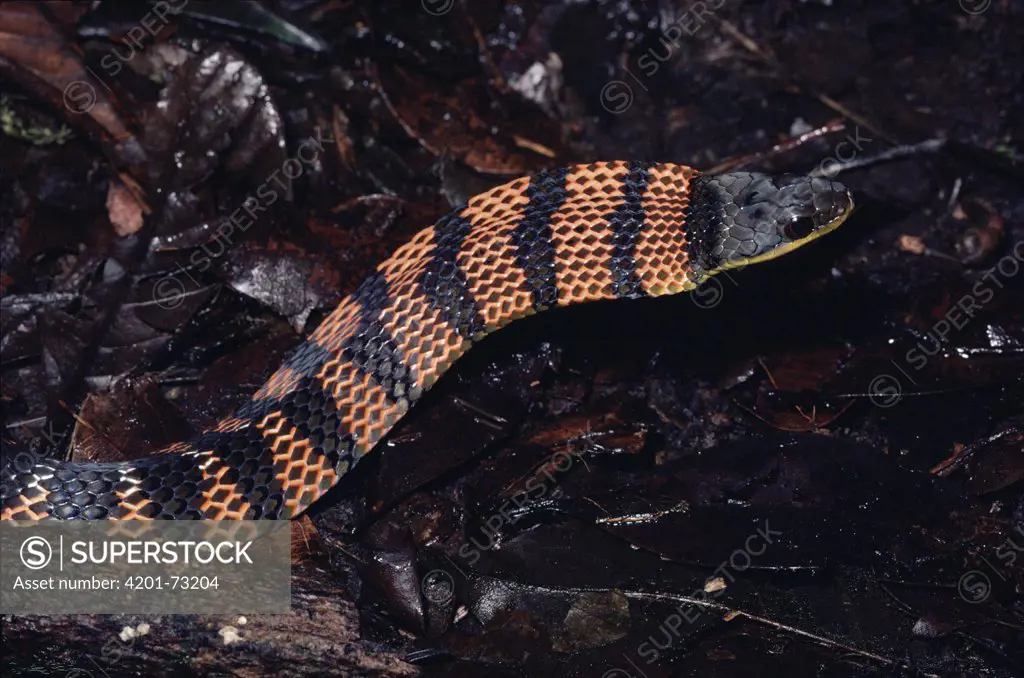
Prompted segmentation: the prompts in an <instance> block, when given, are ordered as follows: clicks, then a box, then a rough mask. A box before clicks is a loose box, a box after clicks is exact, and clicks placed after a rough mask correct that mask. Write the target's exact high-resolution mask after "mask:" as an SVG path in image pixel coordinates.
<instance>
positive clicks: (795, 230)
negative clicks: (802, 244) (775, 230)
mask: <svg viewBox="0 0 1024 678" xmlns="http://www.w3.org/2000/svg"><path fill="white" fill-rule="evenodd" d="M782 230H783V233H784V234H785V236H786V237H787V238H789V239H790V240H802V239H803V238H806V237H807V236H809V235H810V234H811V233H814V219H812V218H810V217H793V219H792V220H790V222H789V223H788V224H786V225H785V226H784V227H783V229H782Z"/></svg>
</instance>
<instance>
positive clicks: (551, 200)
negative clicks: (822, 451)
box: [0, 161, 853, 520]
mask: <svg viewBox="0 0 1024 678" xmlns="http://www.w3.org/2000/svg"><path fill="white" fill-rule="evenodd" d="M852 205H853V202H852V199H851V197H850V193H849V191H847V190H846V188H844V187H843V186H842V185H840V184H838V183H835V182H831V181H827V180H824V179H807V178H789V179H777V178H773V177H769V176H766V175H762V174H754V173H747V172H735V173H730V174H721V175H715V176H707V175H701V174H700V173H698V172H697V171H696V170H693V169H691V168H688V167H684V166H680V165H673V164H668V163H648V162H625V161H618V162H606V163H594V164H589V165H580V166H573V167H567V168H562V169H558V170H551V171H546V172H542V173H540V174H538V175H536V176H534V177H532V178H522V179H517V180H515V181H512V182H509V183H507V184H504V185H502V186H498V187H496V188H494V189H492V190H490V191H487V192H486V193H483V194H481V195H478V196H476V197H474V198H472V199H470V200H469V202H468V203H467V204H466V205H465V206H464V207H462V208H461V209H457V210H455V211H454V212H452V213H450V214H448V215H447V216H445V217H443V218H441V219H440V220H439V221H438V222H437V223H436V224H434V225H433V226H432V227H429V228H426V229H424V230H422V231H420V232H419V233H418V234H417V235H416V236H415V237H414V238H413V239H412V240H411V241H410V242H408V243H407V244H405V245H403V246H402V247H400V248H399V249H398V250H397V251H396V252H395V253H394V254H393V255H392V256H391V257H390V258H389V259H387V260H386V261H385V262H384V263H382V264H380V265H379V266H378V267H377V269H376V271H375V273H374V274H373V275H371V276H370V277H369V278H368V279H366V280H365V281H364V282H363V283H362V284H361V285H360V286H359V288H358V289H357V290H356V291H355V292H354V293H353V294H351V295H350V296H348V297H347V298H346V299H345V300H344V301H342V302H341V304H340V305H339V306H338V308H336V309H335V310H334V311H333V312H332V313H331V314H330V316H328V317H327V319H326V320H325V321H324V322H323V323H322V324H321V325H320V326H319V327H318V328H317V329H316V330H315V331H314V332H313V333H312V335H311V336H310V337H309V338H308V340H307V341H306V343H304V344H303V345H302V346H301V347H300V348H299V349H298V350H297V351H296V352H295V353H294V354H293V355H292V356H291V357H290V358H289V359H288V360H287V361H286V362H285V363H284V364H283V365H282V366H281V367H280V368H279V369H278V370H277V371H276V372H275V373H274V374H273V376H271V378H270V380H269V381H267V383H266V384H264V385H263V387H262V388H260V389H259V391H257V392H256V393H255V394H254V395H253V397H252V399H251V400H250V401H249V402H247V403H246V404H245V405H244V406H242V407H241V408H240V409H239V410H238V411H237V412H235V414H234V415H232V416H230V417H227V418H226V419H223V420H221V421H220V422H219V423H218V425H217V426H216V427H214V428H213V429H211V430H208V431H206V432H204V433H202V434H201V435H200V436H199V437H197V438H196V439H194V440H191V441H188V442H183V443H176V444H174V445H171V446H169V447H167V448H165V449H163V450H160V451H159V452H158V453H156V454H154V455H153V456H149V457H146V458H143V459H138V460H135V461H131V462H127V463H77V462H62V461H57V460H51V459H33V460H32V462H31V463H30V464H27V465H26V464H25V463H24V461H23V460H22V461H19V460H18V459H17V458H10V457H8V458H7V459H6V460H5V461H4V465H3V468H2V470H0V499H2V513H0V517H2V518H3V519H26V520H39V519H44V518H57V519H87V520H97V519H156V518H163V519H198V518H219V519H288V518H292V517H294V516H296V515H298V514H300V513H302V512H303V511H304V510H306V509H307V508H308V507H309V506H310V505H311V504H312V503H313V502H315V501H316V500H317V499H318V498H319V497H321V496H322V495H323V494H324V493H325V492H326V491H327V490H328V489H330V488H331V487H332V486H333V485H335V484H336V483H337V482H338V480H339V479H340V478H341V477H342V476H343V475H345V473H346V472H348V470H349V469H350V468H352V466H353V465H354V464H355V463H356V462H357V461H359V459H360V458H361V457H362V456H363V455H365V454H366V453H367V452H369V451H370V450H371V449H372V448H373V447H374V445H375V444H376V443H377V442H378V441H380V440H381V438H382V437H384V435H385V434H387V432H388V431H389V430H390V429H391V428H392V427H393V426H394V425H395V423H396V422H397V421H398V420H399V419H400V418H401V417H402V415H403V414H405V412H406V411H408V409H409V408H410V407H411V406H412V405H413V403H415V402H416V401H417V400H418V399H419V398H420V396H421V395H422V394H423V393H424V392H425V391H426V390H427V389H429V388H430V387H431V386H432V385H433V384H434V383H435V382H436V381H437V380H438V378H440V376H441V375H442V374H443V373H444V372H445V370H447V369H448V368H449V367H450V366H451V365H452V363H454V362H455V361H456V360H457V359H458V358H459V356H461V355H462V354H464V353H465V352H466V351H467V350H468V349H469V347H470V345H471V344H472V343H473V342H475V341H477V340H479V339H480V338H481V337H483V336H484V335H486V334H488V333H490V332H493V331H495V330H497V329H498V328H500V327H502V326H504V325H506V324H508V323H509V322H511V321H512V320H515V319H517V318H521V317H523V316H527V315H530V314H533V313H536V312H537V311H540V310H544V309H547V308H551V307H555V306H567V305H569V304H576V303H580V302H585V301H594V300H599V299H614V298H630V299H631V298H637V297H644V296H659V295H666V294H675V293H678V292H683V291H687V290H691V289H694V288H695V287H696V286H697V285H699V284H700V283H701V282H702V281H703V280H704V279H706V278H707V277H708V276H710V275H714V274H715V273H717V272H719V271H722V270H725V269H728V268H733V267H737V266H743V265H746V264H749V263H754V262H758V261H762V260H765V259H771V258H774V257H776V256H778V255H780V254H783V253H785V252H787V251H790V250H792V249H794V248H796V247H799V246H800V245H802V244H804V243H806V242H808V241H810V240H813V239H814V238H816V237H818V236H820V235H822V234H824V233H826V232H828V231H830V230H832V229H833V228H835V227H837V226H838V225H839V224H840V223H842V221H843V220H844V219H845V218H846V217H847V216H848V215H849V213H850V211H851V209H852Z"/></svg>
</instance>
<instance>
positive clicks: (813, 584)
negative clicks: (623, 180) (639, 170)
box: [0, 0, 1024, 678]
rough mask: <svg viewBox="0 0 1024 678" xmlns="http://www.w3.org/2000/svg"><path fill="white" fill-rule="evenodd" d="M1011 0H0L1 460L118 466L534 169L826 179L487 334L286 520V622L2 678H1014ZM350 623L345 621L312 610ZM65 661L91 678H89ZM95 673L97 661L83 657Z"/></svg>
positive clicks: (1018, 316)
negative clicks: (746, 255) (268, 677)
mask: <svg viewBox="0 0 1024 678" xmlns="http://www.w3.org/2000/svg"><path fill="white" fill-rule="evenodd" d="M1022 17H1024V3H1021V2H1019V1H1017V0H961V1H960V2H956V1H949V2H941V1H935V2H928V1H919V2H909V1H908V2H856V1H850V2H837V3H826V2H813V1H808V2H796V1H793V2H785V1H783V2H752V1H749V2H730V1H728V0H707V1H705V2H693V3H689V2H669V1H667V0H666V1H665V2H660V3H655V2H650V3H641V2H628V1H625V0H623V1H621V2H563V3H558V2H553V3H529V2H518V3H517V2H504V3H503V2H472V3H471V2H456V1H455V0H423V2H422V3H398V2H391V1H382V2H376V3H352V2H340V1H337V0H335V1H329V2H300V1H293V2H277V3H265V4H263V5H262V6H257V5H250V4H242V3H228V2H217V3H203V4H200V3H185V2H182V1H180V0H179V1H178V2H168V3H156V4H155V5H152V6H142V5H139V6H134V5H125V4H121V3H111V2H100V3H48V4H41V5H31V6H30V5H27V4H26V5H22V4H10V3H8V4H4V5H3V6H0V72H2V79H0V84H2V86H3V99H2V101H0V123H2V129H3V135H2V136H0V150H2V152H0V172H2V177H0V186H2V191H0V265H2V271H0V291H2V293H3V296H2V298H0V310H2V319H0V386H2V389H3V394H2V401H0V402H2V404H3V425H4V429H3V438H4V441H5V444H7V445H10V446H11V447H16V446H28V447H33V448H34V449H36V450H37V451H39V452H42V453H46V454H49V455H52V456H60V457H63V458H67V457H68V456H69V455H72V454H73V455H74V456H75V457H76V458H80V459H105V460H110V459H131V458H135V457H138V456H143V455H145V454H146V453H147V452H148V451H150V450H153V449H156V448H158V447H160V446H161V445H164V444H166V443H168V442H172V441H175V440H180V439H182V438H184V437H187V436H189V435H191V434H192V433H195V432H196V431H200V430H202V429H203V427H205V426H207V425H209V424H210V423H212V422H214V421H216V420H217V419H218V418H219V417H221V416H223V415H225V414H227V413H229V412H230V411H231V409H232V408H233V407H235V406H237V405H239V404H241V403H242V402H244V401H245V400H246V399H248V397H249V396H250V395H251V394H252V392H253V391H255V390H256V389H257V388H258V387H259V385H260V384H261V383H262V382H263V380H264V379H265V378H266V377H267V376H268V375H269V374H270V372H272V371H273V369H274V368H275V367H276V365H277V364H279V362H280V360H281V359H282V358H283V357H284V356H285V355H286V354H287V352H288V351H289V350H290V349H291V348H293V347H294V346H296V345H297V344H298V343H300V342H301V341H302V337H303V336H304V334H305V333H308V332H309V331H311V330H312V329H313V328H314V327H315V326H316V324H317V322H318V321H319V320H320V319H322V318H323V317H324V316H325V315H326V314H327V313H329V312H330V310H331V309H332V308H333V306H334V305H335V304H336V303H337V302H338V301H339V300H340V299H341V298H342V297H343V296H344V295H345V294H346V293H348V292H349V291H351V290H352V289H353V287H354V286H355V284H357V283H358V281H359V280H360V279H361V278H362V277H363V276H364V275H365V274H366V273H367V272H368V271H369V270H370V269H371V268H372V266H373V265H374V264H375V263H377V262H378V261H380V260H381V259H382V258H383V257H385V256H386V255H387V253H388V252H389V251H391V250H393V249H394V248H395V247H396V246H397V244H399V243H401V242H403V241H404V240H405V239H407V238H408V237H409V236H410V235H411V234H412V233H414V232H415V231H416V230H418V229H419V228H420V227H422V226H423V225H425V224H428V223H430V222H432V221H433V220H434V219H436V218H437V217H438V216H440V215H442V214H444V213H445V212H447V211H448V210H449V209H451V207H452V206H454V205H456V204H458V203H459V202H461V201H462V200H464V199H465V198H466V197H468V196H470V195H473V194H475V193H477V192H479V191H481V190H483V189H485V188H487V187H489V186H492V185H496V184H498V183H501V182H503V181H506V180H508V179H509V178H512V177H514V176H518V175H520V174H524V173H530V172H533V171H536V170H539V169H541V168H545V167H555V166H558V165H564V164H568V163H571V162H585V161H590V160H598V159H651V160H662V161H672V162H678V163H684V164H691V165H693V166H696V167H699V168H702V169H705V170H714V171H720V170H723V169H725V168H743V169H751V170H758V171H771V172H790V171H791V172H799V173H817V174H820V175H824V176H836V177H838V179H840V180H841V181H843V182H844V183H846V184H847V185H849V186H850V187H851V188H852V189H853V190H854V193H855V197H856V200H857V203H858V206H859V209H858V212H857V213H856V214H855V215H854V216H853V217H852V218H851V219H850V220H849V221H848V222H847V224H845V225H844V226H843V227H842V228H841V229H839V230H838V231H837V232H836V233H834V234H832V235H830V236H828V237H827V238H825V239H823V240H821V241H819V242H817V243H815V244H814V245H813V246H810V247H807V248H804V249H803V250H801V251H800V252H797V253H794V254H793V255H790V256H787V257H785V258H784V259H782V260H780V261H778V262H775V263H772V264H768V265H764V266H759V267H756V268H751V269H749V270H743V271H740V272H737V273H736V274H735V275H730V276H728V277H721V278H720V279H717V278H716V279H714V280H713V282H712V283H709V284H708V285H707V286H705V287H703V288H701V289H700V290H698V291H696V292H694V293H693V294H690V295H684V296H680V297H678V298H671V299H658V300H650V301H646V300H645V301H638V302H628V303H618V302H616V303H607V304H596V305H593V306H589V307H581V308H573V309H567V310H565V311H560V312H558V313H550V314H542V315H540V316H537V317H534V318H531V319H528V320H524V321H521V322H518V323H516V324H514V325H512V326H510V327H509V328H508V329H506V330H503V331H502V332H500V333H498V334H496V335H494V336H492V337H489V338H488V339H486V340H485V341H484V342H483V343H482V344H481V345H480V346H479V347H477V348H475V349H474V350H473V351H472V352H471V354H470V355H468V356H467V357H466V358H464V359H463V360H461V361H460V362H459V364H458V365H457V366H456V367H455V368H454V369H453V370H452V373H451V374H450V375H449V376H447V377H445V379H444V380H443V381H442V382H441V384H439V386H438V387H437V388H436V389H434V390H433V391H432V392H431V393H430V394H428V396H427V397H426V398H425V399H424V400H423V401H422V402H421V404H420V405H418V406H417V407H416V409H415V411H414V412H413V413H412V414H411V415H410V416H409V417H407V418H406V420H404V421H403V422H402V423H401V424H400V426H399V427H398V428H397V429H396V430H395V431H394V432H393V433H392V435H391V436H389V439H388V441H386V442H385V444H383V445H381V446H380V448H379V449H378V450H376V451H375V453H374V454H373V455H371V456H370V457H368V458H367V459H366V460H365V461H364V462H363V463H362V464H361V465H360V466H359V467H358V468H357V469H356V471H355V472H354V473H353V474H352V476H351V478H349V479H347V480H346V482H344V483H342V484H341V485H340V486H339V487H337V488H336V489H335V491H332V493H331V495H330V496H329V498H328V500H327V501H324V502H322V503H321V504H320V505H318V506H317V507H316V509H315V510H314V511H313V514H312V516H311V517H310V519H308V520H304V521H303V522H302V523H300V525H301V527H302V537H303V539H301V540H299V541H298V542H297V545H296V549H295V557H296V565H295V590H296V601H297V602H296V605H297V606H298V607H299V608H301V611H302V612H301V614H297V615H294V616H293V618H291V619H282V618H270V617H268V618H259V619H251V620H250V621H249V625H248V626H247V627H243V628H241V629H240V631H239V632H240V634H241V636H242V638H243V642H241V643H235V644H231V645H227V646H226V645H225V644H224V642H223V636H224V634H223V633H219V632H218V630H219V629H220V630H222V629H223V628H224V626H225V625H226V624H228V623H229V621H230V620H228V619H227V618H225V619H217V618H211V619H202V620H197V619H180V618H179V619H173V620H170V621H165V623H164V625H163V627H162V628H161V627H160V626H156V625H154V627H153V633H152V634H151V635H150V636H149V638H148V639H147V641H146V642H145V643H136V644H133V645H130V647H127V648H125V649H124V651H123V652H122V653H121V655H119V658H118V660H117V661H112V660H110V658H109V657H107V656H105V655H104V656H100V654H99V653H98V651H97V650H96V649H95V647H96V646H97V643H98V644H99V645H102V643H103V642H104V641H105V640H106V638H107V637H110V636H116V635H117V633H118V631H120V630H121V629H122V628H123V627H124V626H125V625H135V624H138V623H140V621H142V619H141V618H138V619H137V618H135V617H129V616H126V617H100V616H96V617H88V618H82V619H76V618H64V619H62V620H58V619H57V618H54V619H52V620H47V619H41V618H14V617H7V618H5V619H4V624H3V636H4V650H3V653H4V662H5V664H7V665H8V666H9V667H10V668H12V669H18V670H20V671H21V672H23V673H29V672H31V671H32V670H33V669H34V668H38V667H44V668H45V670H46V671H49V672H50V674H52V675H65V674H66V673H67V672H68V671H73V670H76V669H77V670H83V671H92V672H96V671H97V668H96V667H97V666H100V667H102V669H103V671H104V672H105V673H107V674H109V675H127V674H130V673H139V672H141V673H145V674H147V675H152V674H154V673H158V672H163V673H167V674H179V673H180V672H185V673H189V674H194V675H207V674H210V673H219V674H228V673H233V674H234V675H243V674H244V675H264V674H270V673H274V674H278V675H324V674H330V673H336V674H339V675H420V674H421V675H426V676H478V675H494V676H550V675H558V676H604V677H607V678H616V677H620V676H622V677H625V676H635V677H645V678H655V677H658V676H691V675H692V676H708V675H714V676H747V675H766V676H804V675H806V676H811V675H814V676H829V677H846V676H867V675H880V676H881V675H921V676H972V677H973V676H993V677H1003V676H1014V675H1024V653H1022V648H1024V593H1022V591H1024V567H1022V565H1024V556H1022V555H1021V554H1022V552H1024V493H1022V487H1024V379H1022V375H1024V312H1022V309H1024V282H1022V281H1024V275H1021V271H1022V269H1024V230H1022V222H1024V198H1022V196H1024V192H1022V186H1024V171H1022V169H1024V168H1022V164H1021V150H1020V149H1021V146H1022V143H1024V96H1022V94H1021V93H1020V92H1021V84H1022V82H1024V78H1022V73H1024V54H1022V45H1024V21H1021V19H1022ZM344 620H347V622H346V623H344V624H342V621H344ZM83 675H84V674H83ZM96 675H99V673H98V672H97V673H96Z"/></svg>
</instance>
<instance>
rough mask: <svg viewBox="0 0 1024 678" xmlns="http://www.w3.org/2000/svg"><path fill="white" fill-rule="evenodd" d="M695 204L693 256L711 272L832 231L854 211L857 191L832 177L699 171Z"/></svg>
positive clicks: (691, 220) (691, 221) (760, 258)
mask: <svg viewBox="0 0 1024 678" xmlns="http://www.w3.org/2000/svg"><path fill="white" fill-rule="evenodd" d="M691 205H693V207H692V208H691V211H690V214H689V215H688V217H687V224H688V226H690V228H691V229H694V233H696V234H697V237H696V239H695V241H694V244H693V249H692V250H691V256H692V260H693V261H694V265H695V269H697V270H698V271H699V272H700V273H701V274H703V275H702V277H706V276H709V275H713V274H715V273H717V272H719V271H723V270H726V269H730V268H737V267H741V266H746V265H747V264H752V263H757V262H760V261H766V260H768V259H774V258H775V257H777V256H779V255H781V254H784V253H786V252H789V251H791V250H793V249H796V248H797V247H800V246H801V245H804V244H806V243H808V242H810V241H811V240H814V239H815V238H818V237H820V236H822V235H824V234H825V233H828V232H829V231H831V230H833V229H835V228H836V227H838V226H839V225H840V224H841V223H843V221H845V220H846V218H847V217H848V216H850V214H851V212H852V211H853V196H852V195H851V194H850V191H849V189H847V188H846V187H845V186H843V185H842V184H840V183H839V182H837V181H830V180H828V179H819V178H810V177H798V176H792V175H789V176H781V177H775V176H770V175H767V174H758V173H755V172H729V173H727V174H716V175H711V176H703V177H698V178H697V179H696V180H695V182H694V188H693V198H692V201H691Z"/></svg>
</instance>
